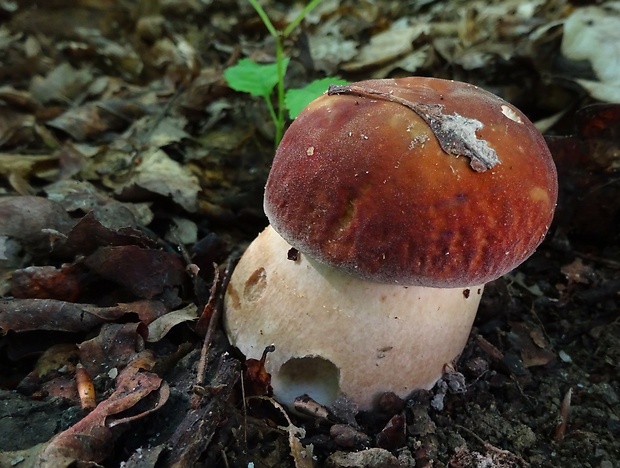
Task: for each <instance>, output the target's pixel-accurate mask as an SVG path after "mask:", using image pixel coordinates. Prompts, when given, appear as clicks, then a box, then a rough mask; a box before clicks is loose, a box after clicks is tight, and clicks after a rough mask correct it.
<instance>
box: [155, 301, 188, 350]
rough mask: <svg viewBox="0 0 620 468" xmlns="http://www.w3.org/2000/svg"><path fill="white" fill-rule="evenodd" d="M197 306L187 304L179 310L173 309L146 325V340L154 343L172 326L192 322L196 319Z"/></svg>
mask: <svg viewBox="0 0 620 468" xmlns="http://www.w3.org/2000/svg"><path fill="white" fill-rule="evenodd" d="M197 312H198V307H196V305H195V304H189V305H188V306H187V307H184V308H183V309H179V310H173V311H172V312H168V313H167V314H165V315H162V316H161V317H159V318H158V319H156V320H154V321H153V322H151V323H150V324H149V326H148V338H147V339H146V341H148V342H149V343H155V342H157V341H159V340H161V339H162V338H163V337H164V336H166V335H167V334H168V332H169V331H170V330H172V328H173V327H175V326H176V325H178V324H179V323H183V322H193V321H195V320H197V319H198V313H197Z"/></svg>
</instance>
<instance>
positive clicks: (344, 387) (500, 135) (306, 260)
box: [224, 77, 557, 409]
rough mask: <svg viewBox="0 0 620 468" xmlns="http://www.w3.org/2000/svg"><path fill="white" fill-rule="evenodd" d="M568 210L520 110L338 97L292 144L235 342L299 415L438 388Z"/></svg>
mask: <svg viewBox="0 0 620 468" xmlns="http://www.w3.org/2000/svg"><path fill="white" fill-rule="evenodd" d="M556 198H557V175H556V169H555V166H554V164H553V160H552V158H551V155H550V153H549V150H548V148H547V146H546V145H545V141H544V139H543V137H542V136H541V134H540V133H539V132H538V131H537V130H536V128H535V127H534V125H533V124H532V123H531V122H530V121H529V120H528V119H527V118H526V116H525V115H524V114H523V113H521V112H520V111H519V110H518V109H516V108H515V107H513V106H512V105H511V104H509V103H508V102H506V101H504V100H502V99H500V98H499V97H497V96H495V95H493V94H491V93H489V92H487V91H484V90H482V89H480V88H478V87H476V86H472V85H470V84H466V83H460V82H456V81H448V80H440V79H433V78H419V77H412V78H403V79H385V80H371V81H363V82H359V83H354V84H351V85H345V86H333V87H331V88H330V89H329V91H328V92H327V93H326V94H324V95H322V96H321V97H319V98H318V99H316V100H315V101H313V102H312V103H311V104H310V105H308V107H307V108H306V109H305V110H304V111H303V112H302V113H301V114H300V115H299V116H298V117H297V119H296V120H295V121H294V122H293V123H292V124H291V126H290V128H289V129H288V130H287V132H286V134H285V135H284V138H283V140H282V142H281V144H280V146H279V148H278V150H277V152H276V155H275V159H274V161H273V166H272V169H271V172H270V174H269V178H268V181H267V186H266V190H265V201H264V207H265V212H266V214H267V217H268V218H269V221H270V223H271V226H269V227H267V229H266V230H265V231H264V232H262V233H261V234H260V235H259V236H258V237H257V238H256V240H254V241H253V242H252V244H251V245H250V247H249V248H248V249H247V251H246V252H245V254H244V255H243V256H242V258H241V260H240V261H239V264H238V265H237V267H236V269H235V271H234V273H233V275H232V278H231V281H230V284H229V286H228V289H227V294H226V298H225V322H224V323H225V328H226V332H227V335H228V337H229V339H230V341H231V343H232V344H233V345H234V346H236V347H237V348H239V349H240V350H241V352H242V353H243V354H244V355H245V356H246V357H248V358H250V357H251V358H259V357H260V356H261V354H262V352H263V350H264V349H265V348H266V347H267V346H269V345H271V344H274V345H275V351H274V352H273V353H271V354H269V356H268V358H267V361H266V364H265V367H266V370H267V371H268V372H269V373H270V374H271V376H272V386H273V389H274V396H275V397H276V398H278V399H280V400H281V401H282V402H284V403H286V404H291V402H292V401H293V399H294V398H295V397H297V396H299V395H301V394H304V393H307V394H309V395H310V396H311V397H313V398H314V399H316V400H317V401H319V402H321V403H324V404H329V403H331V402H332V401H333V400H334V399H335V398H336V397H337V396H338V395H339V394H341V393H343V394H345V395H346V396H347V397H348V398H350V399H351V400H353V401H354V402H356V403H357V404H358V406H359V408H360V409H370V408H371V407H372V404H373V399H374V398H375V397H376V396H377V395H378V394H380V393H382V392H386V391H392V392H395V393H396V394H398V395H400V396H402V397H405V396H407V395H408V394H409V393H411V392H412V391H413V390H415V389H419V388H426V389H428V388H431V387H432V386H433V385H434V384H435V382H436V381H437V380H438V379H439V378H440V377H441V375H442V373H443V372H444V368H445V365H446V364H448V363H451V362H453V361H454V360H455V359H456V358H457V357H458V356H459V355H460V353H461V352H462V350H463V348H464V346H465V344H466V341H467V338H468V335H469V332H470V330H471V326H472V323H473V320H474V317H475V314H476V310H477V308H478V304H479V301H480V298H481V295H482V290H483V287H484V284H485V283H487V282H489V281H492V280H494V279H497V278H498V277H500V276H502V275H503V274H505V273H507V272H508V271H510V270H512V269H513V268H515V267H516V266H517V265H519V264H520V263H521V262H523V261H524V260H525V259H526V258H528V257H529V256H530V255H531V254H532V253H533V251H534V250H535V249H536V247H537V246H538V245H539V244H540V243H541V242H542V240H543V238H544V236H545V234H546V232H547V230H548V228H549V225H550V223H551V219H552V217H553V212H554V208H555V204H556Z"/></svg>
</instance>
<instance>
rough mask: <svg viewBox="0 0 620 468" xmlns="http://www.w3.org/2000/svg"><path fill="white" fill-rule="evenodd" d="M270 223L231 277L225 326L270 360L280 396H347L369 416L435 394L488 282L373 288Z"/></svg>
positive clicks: (239, 342) (247, 349)
mask: <svg viewBox="0 0 620 468" xmlns="http://www.w3.org/2000/svg"><path fill="white" fill-rule="evenodd" d="M290 249H291V246H290V245H289V244H288V243H287V242H286V241H285V240H284V239H282V238H281V237H280V236H279V235H278V234H277V233H276V232H275V231H274V230H273V229H272V228H271V226H269V227H267V229H265V230H264V231H263V232H262V233H261V234H260V235H259V236H258V237H257V238H256V239H255V240H254V242H252V244H251V245H250V247H249V248H248V250H247V251H246V252H245V254H244V255H243V257H242V258H241V260H240V262H239V264H238V265H237V267H236V269H235V271H234V272H233V275H232V278H231V281H230V284H229V286H228V289H227V294H226V299H225V308H226V314H225V321H224V326H225V328H226V332H227V334H228V337H229V339H230V341H231V343H232V344H233V345H234V346H236V347H237V348H239V349H240V350H241V352H242V353H244V354H245V356H246V358H256V359H258V358H260V356H261V353H262V352H263V350H264V349H265V347H267V346H269V345H271V344H274V345H275V351H274V352H273V353H270V354H269V355H268V357H267V361H266V363H265V368H266V370H267V371H268V372H269V373H270V374H271V377H272V386H273V389H274V396H275V397H276V398H277V399H278V400H279V401H280V402H282V403H285V404H287V405H292V402H293V400H294V399H295V397H297V396H300V395H302V394H304V393H307V394H309V395H310V396H311V397H312V398H314V399H315V400H317V401H319V402H320V403H323V404H331V403H332V402H333V401H334V400H335V398H336V397H337V396H338V395H339V394H341V393H343V394H345V395H346V396H347V397H348V398H349V399H351V400H352V401H354V402H355V403H357V405H358V407H359V408H360V409H362V410H368V409H371V408H372V404H373V401H374V399H375V397H376V396H377V395H379V394H381V393H383V392H386V391H392V392H394V393H396V394H398V395H400V396H401V397H406V396H407V395H408V394H410V393H411V392H412V391H413V390H415V389H420V388H426V389H428V388H431V387H432V386H433V385H434V384H435V382H436V381H437V380H438V379H439V378H440V377H441V375H442V374H443V371H444V366H445V364H447V363H451V362H453V361H454V360H455V359H456V358H457V357H458V356H459V354H460V353H461V352H462V350H463V348H464V346H465V344H466V342H467V338H468V336H469V332H470V330H471V326H472V323H473V320H474V317H475V315H476V310H477V308H478V304H479V302H480V298H481V296H482V290H483V286H472V287H470V288H450V289H438V288H426V287H419V286H400V285H394V284H380V283H372V282H368V281H363V280H360V279H357V278H355V277H353V276H351V275H349V274H346V273H343V272H340V271H337V270H335V269H333V268H331V267H328V266H325V265H323V264H320V263H317V262H316V261H314V260H312V259H310V258H308V257H307V256H306V255H304V254H301V253H300V254H299V256H298V258H297V260H289V259H288V255H287V253H288V252H289V250H290Z"/></svg>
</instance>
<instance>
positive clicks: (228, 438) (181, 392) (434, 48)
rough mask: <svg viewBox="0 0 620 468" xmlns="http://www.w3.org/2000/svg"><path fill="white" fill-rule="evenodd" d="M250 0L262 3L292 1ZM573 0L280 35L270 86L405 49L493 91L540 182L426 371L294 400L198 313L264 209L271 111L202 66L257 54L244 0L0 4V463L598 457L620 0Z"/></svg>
mask: <svg viewBox="0 0 620 468" xmlns="http://www.w3.org/2000/svg"><path fill="white" fill-rule="evenodd" d="M261 4H262V5H263V7H264V8H265V9H266V10H267V12H268V13H269V16H270V17H271V18H272V21H273V22H274V24H275V25H277V26H278V27H281V26H284V27H285V26H286V24H288V22H290V21H291V20H292V18H294V17H295V16H296V15H297V14H298V12H299V11H300V9H301V8H302V7H303V5H302V4H301V3H299V4H295V5H291V4H290V2H289V3H286V4H284V3H279V2H275V1H273V0H265V1H264V2H261ZM582 4H583V2H580V3H569V2H566V1H562V0H553V1H547V2H543V1H540V0H531V1H525V2H523V1H516V0H501V1H500V0H496V1H492V2H486V1H485V2H483V1H465V0H451V1H449V2H432V1H416V2H372V1H361V2H352V1H348V0H347V1H342V2H337V1H333V0H325V1H324V2H322V3H321V5H320V6H319V7H318V8H316V9H315V10H313V11H312V12H311V14H310V15H308V17H307V18H306V21H305V22H304V23H303V27H302V28H300V29H299V31H296V32H295V33H294V34H293V35H292V36H291V37H290V38H289V39H287V42H286V44H285V47H286V52H287V56H289V57H290V62H289V65H288V68H287V76H286V78H287V81H288V86H290V87H291V88H298V89H302V88H303V87H304V86H306V85H307V84H309V83H310V82H312V81H314V80H316V79H320V78H322V77H324V76H325V75H339V76H342V77H343V78H345V79H347V80H348V81H356V80H360V79H367V78H384V77H399V76H406V75H411V74H418V75H423V76H436V77H442V78H451V79H459V80H463V81H468V82H470V83H473V84H476V85H479V86H482V87H484V88H486V89H488V90H490V91H492V92H495V93H497V94H499V95H501V96H502V97H503V98H505V99H507V100H509V101H510V102H512V103H514V104H515V105H517V106H518V107H520V108H521V109H522V110H524V111H525V113H526V114H527V115H528V116H529V117H530V118H531V119H532V120H534V121H536V122H537V123H538V124H539V126H540V128H541V129H544V131H545V132H546V133H547V134H548V135H547V141H548V143H549V146H550V148H551V150H552V153H553V155H554V158H555V160H556V163H557V166H558V171H559V174H560V192H561V193H560V200H559V204H558V210H557V216H556V219H555V221H554V225H553V226H552V229H551V232H550V234H549V236H548V238H547V240H546V241H545V243H544V244H543V245H542V246H541V247H540V249H539V251H538V252H537V253H536V254H535V256H533V257H532V258H531V259H530V260H529V261H528V262H527V263H526V264H524V265H522V266H521V267H520V268H519V269H518V271H517V272H514V273H513V274H511V275H508V276H506V277H504V278H502V279H500V280H498V281H496V282H494V283H493V284H491V285H489V286H488V287H487V292H486V293H485V296H484V298H483V301H482V306H481V310H480V313H479V316H478V318H477V321H476V324H475V329H474V331H473V332H472V335H471V339H470V341H469V343H468V346H467V347H466V349H465V351H464V353H463V355H462V356H461V358H460V360H459V361H458V362H457V363H456V365H455V367H454V368H453V369H450V372H449V373H448V374H446V377H445V378H444V379H443V380H442V381H441V382H440V383H438V385H437V387H436V388H435V389H433V390H431V391H418V392H415V393H414V394H413V395H412V396H411V398H409V399H408V400H407V401H403V400H400V399H398V398H394V397H389V396H384V397H382V399H381V400H380V402H378V407H377V409H376V411H373V412H370V413H363V414H362V413H358V412H357V410H356V409H355V407H354V406H352V405H351V404H350V403H348V402H347V401H346V399H345V400H342V401H339V402H337V404H336V405H335V406H334V407H332V408H324V407H321V406H320V405H318V404H317V403H316V402H314V403H313V402H312V401H311V400H308V399H302V400H300V401H299V402H298V404H299V405H300V407H301V408H303V412H304V414H305V415H306V416H305V417H304V418H300V417H299V415H298V414H297V413H289V412H288V411H286V410H285V409H284V408H282V407H280V406H279V405H278V404H277V402H275V401H273V400H270V398H269V397H268V395H269V376H268V375H265V374H264V372H261V365H260V361H257V362H248V363H247V365H246V363H245V362H244V361H243V359H242V356H238V355H237V354H236V353H235V351H234V350H233V349H231V348H230V346H229V345H228V343H227V342H226V339H225V337H224V335H223V333H222V332H221V330H220V328H219V326H217V325H218V324H217V323H215V322H213V323H210V321H211V320H217V317H218V316H219V312H218V308H220V307H221V298H222V291H223V289H224V287H225V283H226V275H227V274H229V273H230V268H231V264H232V263H233V261H234V259H235V258H237V257H238V256H239V255H240V254H241V253H242V251H243V250H244V248H245V246H246V245H247V244H248V243H249V242H250V241H251V240H252V238H253V237H254V236H255V235H256V233H258V232H259V231H260V230H261V229H262V228H263V227H264V225H265V223H266V220H265V218H264V216H263V213H262V192H263V186H264V182H265V179H266V175H267V173H268V170H269V166H270V161H271V157H272V150H273V137H274V128H273V125H271V124H270V123H269V114H268V110H267V108H266V106H265V104H264V103H263V102H259V100H255V99H253V98H252V97H251V96H247V95H242V94H239V93H235V92H234V91H233V90H231V89H230V88H229V87H228V86H227V85H226V81H225V78H224V73H225V70H226V69H227V68H229V67H230V66H231V65H233V64H235V63H237V62H238V61H239V60H240V59H243V58H250V59H252V60H255V61H258V62H260V63H273V61H274V60H275V57H274V46H273V40H272V39H271V38H270V37H269V35H268V34H267V32H266V31H265V30H264V29H263V28H262V26H261V23H260V21H259V20H258V18H257V17H256V14H255V12H254V11H253V9H252V8H251V7H250V6H249V4H248V3H247V2H245V1H242V0H236V1H233V2H232V3H231V2H228V1H222V0H214V1H210V2H198V1H185V0H174V1H167V2H138V3H136V4H125V3H122V4H121V3H118V2H109V1H105V0H94V1H93V0H88V1H77V2H75V1H73V2H69V1H58V2H49V4H48V3H45V4H41V2H39V4H36V5H35V3H34V2H27V1H26V2H3V3H0V14H1V15H2V17H3V19H4V22H3V25H2V27H1V28H0V57H1V59H2V63H3V67H2V68H1V69H0V82H1V83H2V86H1V87H0V296H1V298H0V400H1V401H2V405H0V465H2V466H4V465H7V466H59V465H62V464H70V463H77V464H88V465H90V466H118V465H119V464H120V463H124V464H125V466H138V465H139V464H140V463H141V460H142V461H144V460H148V462H149V463H150V464H151V465H154V464H155V463H159V464H160V465H162V466H173V465H176V466H243V467H246V466H248V464H249V463H255V464H257V465H258V464H261V463H262V464H263V465H268V466H312V464H314V466H333V467H344V466H351V464H353V465H354V466H384V467H385V466H394V467H409V466H416V467H422V466H450V467H459V466H489V467H505V466H545V467H546V466H548V467H552V466H577V465H578V466H592V467H601V468H608V467H611V466H615V465H616V464H617V463H619V462H620V444H619V443H618V440H619V439H620V423H619V421H620V383H619V380H618V375H619V374H620V372H619V371H620V367H619V366H620V322H619V318H618V317H619V312H618V311H619V309H618V307H619V305H618V304H619V301H618V291H619V290H620V251H619V249H618V241H619V238H618V232H620V226H619V220H620V214H619V213H620V203H619V200H620V196H619V195H620V193H619V187H620V185H619V184H618V181H619V180H620V178H619V177H618V171H619V170H620V163H619V159H618V154H620V152H619V151H618V141H620V139H619V138H618V133H619V131H620V130H619V129H620V110H619V108H618V106H617V105H615V104H614V103H617V102H619V101H618V92H617V91H618V89H617V88H618V86H617V85H618V83H617V79H615V77H617V73H614V70H615V68H614V67H617V64H618V60H620V59H618V57H617V51H616V49H615V48H617V44H616V45H614V44H615V42H614V41H612V40H607V39H608V38H611V37H615V35H617V30H618V28H615V27H614V24H615V23H614V22H617V21H618V8H617V5H616V4H615V3H614V2H602V3H601V2H598V3H591V4H588V5H585V6H581V5H582ZM616 42H617V41H616ZM576 44H577V45H582V46H583V45H586V46H587V47H586V49H587V50H586V53H585V54H584V53H583V52H582V51H581V50H579V49H575V45H576ZM612 58H613V60H612ZM331 84H334V83H331ZM203 310H204V311H205V312H204V313H202V315H201V314H199V312H198V311H203ZM199 315H200V317H199V318H198V316H199ZM197 318H198V320H196V319H197ZM203 337H205V338H204V340H205V341H204V342H203ZM197 373H198V375H199V376H200V377H199V378H197ZM78 376H81V377H80V382H81V384H80V385H86V387H78V385H77V383H76V380H77V377H78ZM242 376H243V377H242ZM91 384H92V388H93V391H94V398H95V402H96V404H97V406H96V407H95V408H94V409H92V410H90V411H89V409H88V405H87V406H84V405H83V402H82V401H81V399H80V396H81V395H82V397H83V396H84V395H83V388H87V389H88V388H90V385H91ZM80 389H82V390H80ZM246 392H247V393H246ZM250 395H254V396H250ZM41 415H43V417H41ZM24 427H28V428H29V430H28V431H24V430H22V429H23V428H24ZM121 435H122V436H121ZM46 464H47V465H46Z"/></svg>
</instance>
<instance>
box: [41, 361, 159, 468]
mask: <svg viewBox="0 0 620 468" xmlns="http://www.w3.org/2000/svg"><path fill="white" fill-rule="evenodd" d="M169 395H170V389H169V387H168V384H167V383H166V382H164V381H163V380H162V379H161V378H160V377H158V376H157V375H156V374H153V373H150V372H144V371H142V370H141V369H140V368H139V367H135V366H131V365H130V366H128V367H126V368H125V369H124V370H123V371H122V372H121V373H120V374H119V376H118V378H117V379H116V389H115V391H114V393H112V395H110V397H109V398H108V399H107V400H104V401H102V402H101V403H99V405H98V406H97V407H96V408H95V409H94V410H93V411H92V412H91V413H90V414H88V415H87V416H86V417H85V418H84V419H82V420H81V421H80V422H78V423H77V424H75V425H74V426H72V427H71V428H69V429H67V430H66V431H64V432H61V433H60V434H58V435H57V436H56V437H54V438H53V439H52V440H51V441H50V442H49V443H47V444H46V445H45V446H44V447H43V449H42V450H41V453H40V454H39V456H38V460H37V462H38V463H39V465H37V466H41V467H54V466H68V465H70V464H72V463H76V462H100V461H101V460H103V459H105V458H106V457H107V456H108V455H109V454H110V448H111V447H112V445H113V444H114V442H115V440H116V439H117V438H118V437H119V436H120V434H121V433H122V432H123V431H124V429H125V428H124V427H123V424H124V423H126V422H130V421H132V420H136V419H140V418H143V417H144V416H146V415H148V414H149V413H152V412H153V411H156V410H158V409H159V408H161V407H162V406H163V405H164V404H165V403H166V401H167V400H168V397H169ZM138 403H142V404H144V403H148V407H147V409H141V410H140V412H139V413H137V414H132V415H131V416H125V415H124V413H125V412H126V411H129V410H131V409H132V408H134V407H135V406H136V405H137V404H138Z"/></svg>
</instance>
